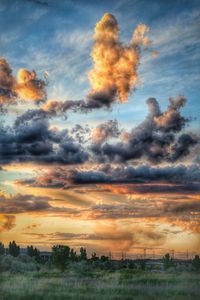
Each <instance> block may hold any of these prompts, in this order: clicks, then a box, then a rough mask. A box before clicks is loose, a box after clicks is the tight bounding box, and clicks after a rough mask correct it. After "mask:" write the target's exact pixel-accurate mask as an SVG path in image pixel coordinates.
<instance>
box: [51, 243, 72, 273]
mask: <svg viewBox="0 0 200 300" xmlns="http://www.w3.org/2000/svg"><path fill="white" fill-rule="evenodd" d="M69 255H70V248H69V247H68V246H63V245H57V246H53V247H52V261H53V263H54V264H55V265H56V266H57V267H58V268H59V269H60V270H61V271H64V270H65V269H66V266H67V262H68V260H69Z"/></svg>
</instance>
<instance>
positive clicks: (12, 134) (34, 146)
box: [0, 120, 88, 164]
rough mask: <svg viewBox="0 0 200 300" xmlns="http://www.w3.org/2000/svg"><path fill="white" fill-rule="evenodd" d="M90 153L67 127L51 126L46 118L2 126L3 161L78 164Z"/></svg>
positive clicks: (1, 158) (1, 154) (0, 155)
mask: <svg viewBox="0 0 200 300" xmlns="http://www.w3.org/2000/svg"><path fill="white" fill-rule="evenodd" d="M87 157H88V155H87V153H86V152H85V151H84V150H83V149H82V147H81V145H80V144H78V143H76V142H74V140H73V138H71V137H70V136H69V133H68V131H67V130H62V131H58V130H51V129H49V124H48V122H47V121H46V120H37V121H36V120H32V121H31V122H17V123H16V124H15V126H14V128H5V127H3V126H2V125H1V127H0V163H1V164H7V163H11V162H38V163H47V164H48V163H58V164H76V163H83V162H84V161H85V160H87Z"/></svg>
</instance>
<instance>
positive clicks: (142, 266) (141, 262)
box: [140, 259, 146, 271]
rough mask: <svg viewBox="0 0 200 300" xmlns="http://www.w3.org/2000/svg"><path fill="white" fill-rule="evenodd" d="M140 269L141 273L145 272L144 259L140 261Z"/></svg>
mask: <svg viewBox="0 0 200 300" xmlns="http://www.w3.org/2000/svg"><path fill="white" fill-rule="evenodd" d="M140 269H141V270H142V271H145V270H146V262H145V260H144V259H142V260H141V261H140Z"/></svg>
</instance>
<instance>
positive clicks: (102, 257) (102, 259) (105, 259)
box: [100, 255, 109, 262]
mask: <svg viewBox="0 0 200 300" xmlns="http://www.w3.org/2000/svg"><path fill="white" fill-rule="evenodd" d="M100 259H101V261H102V262H105V261H109V257H108V256H105V255H102V256H101V258H100Z"/></svg>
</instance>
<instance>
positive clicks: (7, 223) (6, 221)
mask: <svg viewBox="0 0 200 300" xmlns="http://www.w3.org/2000/svg"><path fill="white" fill-rule="evenodd" d="M15 221H16V217H15V216H13V215H3V214H1V215H0V232H4V231H9V230H11V229H12V228H13V227H14V226H15Z"/></svg>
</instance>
